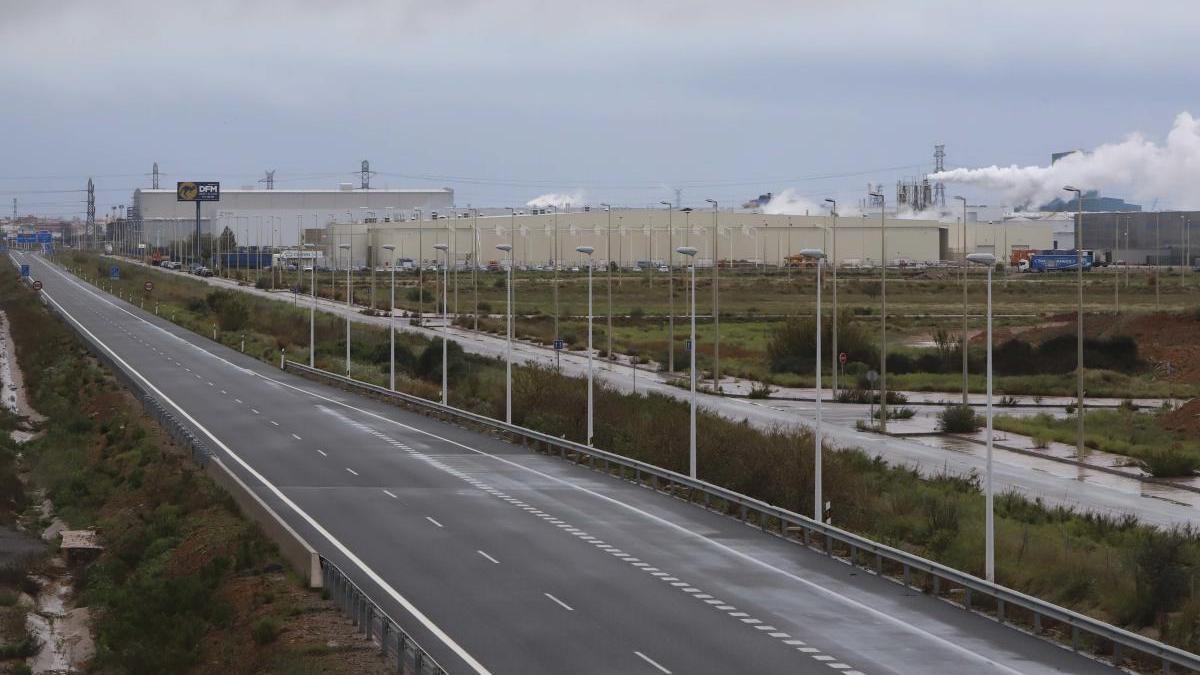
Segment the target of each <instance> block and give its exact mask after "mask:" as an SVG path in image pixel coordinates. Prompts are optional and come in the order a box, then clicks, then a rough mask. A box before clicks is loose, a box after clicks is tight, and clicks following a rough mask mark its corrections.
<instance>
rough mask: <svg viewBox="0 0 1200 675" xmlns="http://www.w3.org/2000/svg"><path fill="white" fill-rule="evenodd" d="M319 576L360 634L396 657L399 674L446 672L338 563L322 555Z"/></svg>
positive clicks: (413, 674)
mask: <svg viewBox="0 0 1200 675" xmlns="http://www.w3.org/2000/svg"><path fill="white" fill-rule="evenodd" d="M321 575H322V578H323V580H324V582H325V586H324V587H325V589H326V591H327V592H328V593H329V597H330V598H332V599H333V602H334V604H336V605H337V606H338V607H339V608H340V609H341V610H342V611H343V612H345V614H346V615H347V616H349V617H350V619H351V620H352V621H353V622H354V626H355V627H356V628H357V629H358V632H360V633H362V635H363V637H366V638H368V639H370V640H373V641H374V642H375V643H376V644H378V645H379V653H380V654H381V655H382V656H384V657H385V658H394V659H395V660H396V668H397V670H396V672H398V673H401V675H446V670H445V669H444V668H442V667H441V666H440V665H438V662H437V661H435V660H434V659H433V657H432V656H430V655H429V652H426V651H425V650H424V649H423V648H422V647H421V645H419V644H417V641H416V640H414V639H412V637H410V636H409V635H408V633H406V632H404V629H403V628H401V627H400V624H398V623H396V622H395V621H393V620H392V618H391V617H390V616H388V615H387V613H386V612H384V611H383V610H382V609H380V607H379V605H377V604H375V603H374V602H373V601H372V600H371V598H370V597H369V596H368V595H367V594H366V593H364V592H363V590H362V589H361V588H359V587H358V585H357V584H355V583H354V581H352V580H351V579H350V577H348V576H346V573H345V572H343V571H342V570H341V568H339V567H338V566H337V565H335V564H333V563H332V562H330V561H329V560H326V559H325V558H324V557H322V558H321Z"/></svg>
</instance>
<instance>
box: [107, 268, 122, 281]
mask: <svg viewBox="0 0 1200 675" xmlns="http://www.w3.org/2000/svg"><path fill="white" fill-rule="evenodd" d="M108 278H109V279H120V278H121V268H120V267H117V266H116V265H113V266H112V267H110V268H108Z"/></svg>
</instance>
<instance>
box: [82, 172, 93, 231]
mask: <svg viewBox="0 0 1200 675" xmlns="http://www.w3.org/2000/svg"><path fill="white" fill-rule="evenodd" d="M84 229H85V230H86V232H85V234H90V235H91V236H92V237H93V241H94V240H95V236H96V186H95V185H93V184H92V179H91V178H89V179H88V186H87V225H86V226H85V228H84Z"/></svg>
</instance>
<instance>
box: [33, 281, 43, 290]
mask: <svg viewBox="0 0 1200 675" xmlns="http://www.w3.org/2000/svg"><path fill="white" fill-rule="evenodd" d="M33 290H35V291H40V290H42V282H41V281H40V280H38V281H34V282H33Z"/></svg>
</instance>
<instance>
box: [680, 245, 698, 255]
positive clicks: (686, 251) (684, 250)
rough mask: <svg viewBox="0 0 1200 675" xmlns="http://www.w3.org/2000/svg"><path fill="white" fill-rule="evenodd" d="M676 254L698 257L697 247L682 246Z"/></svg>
mask: <svg viewBox="0 0 1200 675" xmlns="http://www.w3.org/2000/svg"><path fill="white" fill-rule="evenodd" d="M675 252H676V253H678V254H680V255H687V256H694V255H696V247H695V246H680V247H679V248H677V249H675Z"/></svg>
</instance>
